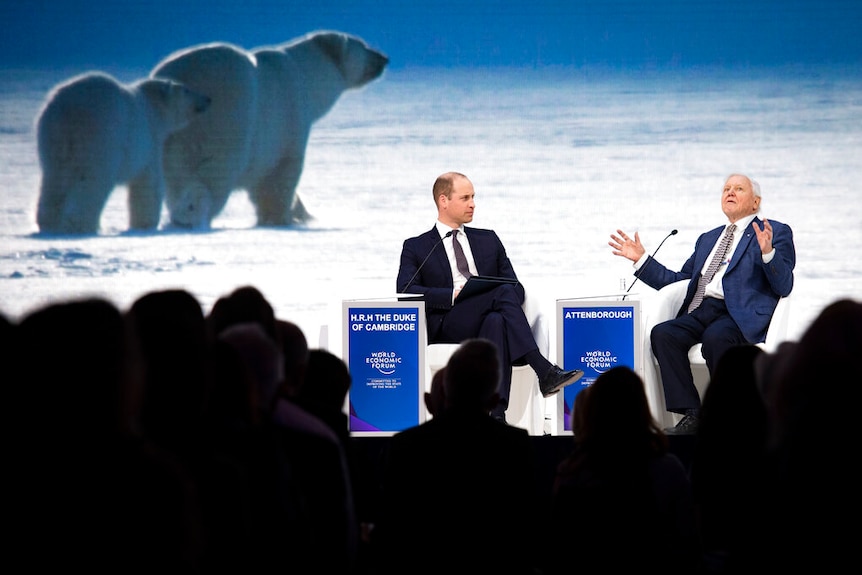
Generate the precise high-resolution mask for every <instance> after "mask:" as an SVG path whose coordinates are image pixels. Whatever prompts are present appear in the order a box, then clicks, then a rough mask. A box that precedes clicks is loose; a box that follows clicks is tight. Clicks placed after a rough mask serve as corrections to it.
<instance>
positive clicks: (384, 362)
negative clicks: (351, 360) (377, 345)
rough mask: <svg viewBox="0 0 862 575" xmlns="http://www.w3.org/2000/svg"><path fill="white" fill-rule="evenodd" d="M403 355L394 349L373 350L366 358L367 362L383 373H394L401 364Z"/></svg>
mask: <svg viewBox="0 0 862 575" xmlns="http://www.w3.org/2000/svg"><path fill="white" fill-rule="evenodd" d="M401 360H402V358H401V356H399V355H398V354H397V353H395V352H394V351H372V352H371V353H370V354H369V355H368V356H366V358H365V363H366V364H368V365H369V366H370V367H371V368H372V369H375V370H377V371H378V372H379V373H380V374H381V375H392V374H393V373H395V372H396V371H397V370H398V366H400V365H401Z"/></svg>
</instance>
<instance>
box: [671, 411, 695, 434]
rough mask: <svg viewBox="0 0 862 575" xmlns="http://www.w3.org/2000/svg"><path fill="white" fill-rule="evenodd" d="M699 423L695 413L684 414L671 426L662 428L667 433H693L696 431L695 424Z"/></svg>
mask: <svg viewBox="0 0 862 575" xmlns="http://www.w3.org/2000/svg"><path fill="white" fill-rule="evenodd" d="M698 423H700V421H699V420H698V418H697V416H696V415H686V416H685V417H683V418H682V419H680V420H679V423H677V424H676V425H674V426H673V427H668V428H666V429H665V430H664V432H665V433H667V434H669V435H694V434H696V433H697V424H698Z"/></svg>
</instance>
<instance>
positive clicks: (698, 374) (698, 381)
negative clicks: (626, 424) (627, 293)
mask: <svg viewBox="0 0 862 575" xmlns="http://www.w3.org/2000/svg"><path fill="white" fill-rule="evenodd" d="M687 288H688V280H682V281H678V282H674V283H672V284H669V285H667V286H665V287H663V288H662V289H660V290H658V291H657V292H655V294H654V295H653V296H651V297H649V298H646V299H645V300H644V305H643V306H642V308H641V309H642V310H643V345H644V347H643V357H644V358H645V361H644V385H645V387H646V392H647V399H649V402H650V409H651V410H652V412H653V416H654V417H655V418H656V420H657V421H658V422H659V424H661V425H662V426H665V427H668V426H672V425H675V424H676V423H677V421H678V420H679V417H678V416H675V415H674V414H671V413H668V412H667V410H666V406H665V403H664V390H663V389H662V384H661V374H660V373H659V369H658V363H657V362H656V359H655V356H653V353H652V348H651V346H650V331H651V330H652V328H653V326H654V325H656V324H658V323H661V322H663V321H666V320H669V319H671V318H673V317H675V316H676V312H677V311H679V308H680V306H682V302H683V300H684V299H685V293H686V289H687ZM789 316H790V296H787V297H783V298H781V299H780V300H778V306H777V307H776V308H775V312H774V313H773V315H772V321H771V322H770V324H769V329H768V330H767V332H766V341H764V342H763V343H760V344H758V345H759V346H760V347H761V348H763V349H764V350H765V351H767V352H773V351H775V349H776V348H777V347H778V345H779V344H780V343H781V342H783V341H785V340H786V339H787V325H788V318H789ZM688 359H689V362H690V363H691V373H692V375H693V376H694V384H695V386H696V387H697V390H698V392H699V393H700V396H701V398H702V397H703V393H704V391H706V386H707V385H708V384H709V371H708V370H707V368H706V360H705V359H704V358H703V355H702V354H701V346H700V344H696V345H694V346H692V348H691V349H690V350H689V352H688Z"/></svg>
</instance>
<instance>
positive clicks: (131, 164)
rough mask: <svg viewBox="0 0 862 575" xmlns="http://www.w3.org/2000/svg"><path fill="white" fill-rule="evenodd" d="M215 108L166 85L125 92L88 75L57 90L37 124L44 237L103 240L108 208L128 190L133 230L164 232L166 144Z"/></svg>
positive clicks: (148, 83)
mask: <svg viewBox="0 0 862 575" xmlns="http://www.w3.org/2000/svg"><path fill="white" fill-rule="evenodd" d="M208 105H209V98H208V97H206V96H204V95H202V94H199V93H196V92H193V91H191V90H189V89H188V88H186V87H185V86H182V85H181V84H178V83H177V82H175V81H172V80H167V79H152V78H148V79H144V80H140V81H138V82H135V83H133V84H130V85H126V84H122V83H120V82H119V81H118V80H116V79H115V78H113V77H112V76H109V75H107V74H104V73H101V72H87V73H85V74H82V75H80V76H75V77H73V78H71V79H69V80H67V81H65V82H62V83H60V84H58V85H57V86H56V87H54V88H53V89H52V91H51V92H50V93H49V95H48V97H47V98H46V101H45V104H44V106H43V107H42V109H41V110H40V112H39V115H38V118H37V121H36V123H37V125H36V137H37V146H38V153H39V163H40V165H41V168H42V180H41V184H40V189H39V204H38V207H37V211H36V223H37V224H38V225H39V231H40V232H44V233H61V234H95V233H97V232H98V231H99V223H100V219H101V215H102V210H103V209H104V207H105V203H106V202H107V200H108V198H109V197H110V195H111V192H112V191H113V190H114V188H115V187H116V186H118V185H122V184H127V185H128V194H129V196H128V203H129V226H130V227H131V228H137V229H152V228H155V227H156V226H158V223H159V217H160V214H161V207H162V202H163V199H164V178H163V175H162V147H163V144H164V141H165V138H167V137H168V135H169V134H170V133H171V132H173V131H175V130H178V129H180V128H183V127H185V126H186V125H188V123H189V122H190V121H191V119H192V118H193V117H194V116H195V115H197V114H200V113H201V112H202V111H204V110H205V109H206V107H207V106H208Z"/></svg>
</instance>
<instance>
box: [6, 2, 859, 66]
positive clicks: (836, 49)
mask: <svg viewBox="0 0 862 575" xmlns="http://www.w3.org/2000/svg"><path fill="white" fill-rule="evenodd" d="M322 28H327V29H335V30H342V31H345V32H350V33H353V34H356V35H358V36H361V37H363V38H364V39H365V40H366V41H368V42H369V43H370V44H371V45H373V46H374V47H376V48H379V49H381V50H383V51H384V52H386V53H387V54H388V55H389V56H390V57H391V68H410V67H423V66H446V67H453V66H469V67H486V66H526V67H542V66H606V67H612V68H631V69H640V68H687V67H696V66H721V67H727V68H735V67H760V66H778V65H795V64H802V65H839V66H846V65H854V64H858V63H859V62H860V61H862V39H860V35H862V2H860V1H859V0H747V1H746V0H724V1H722V0H649V1H643V0H461V1H455V0H433V1H428V0H400V1H396V0H366V1H363V0H356V1H350V0H313V1H309V0H294V1H291V0H244V1H243V2H238V1H235V0H234V1H226V0H190V1H187V0H91V1H89V2H80V1H70V0H65V1H64V0H41V1H39V0H0V67H2V68H21V67H24V68H46V67H48V68H50V67H68V66H73V67H81V68H88V67H96V68H110V67H114V66H141V67H144V68H149V67H151V66H152V65H154V64H155V63H156V62H157V61H158V60H160V59H161V58H163V57H164V56H166V55H167V54H169V53H170V52H173V51H174V50H177V49H180V48H184V47H187V46H190V45H193V44H198V43H202V42H211V41H229V42H234V43H236V44H240V45H242V46H245V47H247V48H253V47H256V46H260V45H265V44H276V43H281V42H284V41H286V40H289V39H291V38H294V37H297V36H300V35H302V34H304V33H306V32H309V31H312V30H316V29H322Z"/></svg>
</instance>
